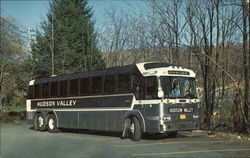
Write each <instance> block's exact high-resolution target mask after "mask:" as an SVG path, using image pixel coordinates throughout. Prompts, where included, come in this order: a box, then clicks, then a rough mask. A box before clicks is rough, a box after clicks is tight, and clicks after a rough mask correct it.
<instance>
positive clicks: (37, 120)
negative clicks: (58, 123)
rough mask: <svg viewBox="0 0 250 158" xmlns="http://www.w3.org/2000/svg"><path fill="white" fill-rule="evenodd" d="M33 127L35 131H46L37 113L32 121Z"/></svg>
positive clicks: (42, 119) (39, 114)
mask: <svg viewBox="0 0 250 158" xmlns="http://www.w3.org/2000/svg"><path fill="white" fill-rule="evenodd" d="M34 127H35V130H36V131H45V130H46V121H45V118H44V116H43V115H42V113H37V114H36V115H35V119H34Z"/></svg>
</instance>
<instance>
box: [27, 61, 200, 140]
mask: <svg viewBox="0 0 250 158" xmlns="http://www.w3.org/2000/svg"><path fill="white" fill-rule="evenodd" d="M198 107H199V100H198V99H197V94H196V86H195V73H194V72H193V71H192V70H189V69H186V68H182V67H180V66H177V65H174V64H167V63H153V62H147V63H138V64H133V65H127V66H121V67H113V68H108V69H104V70H97V71H90V72H83V73H77V74H68V75H60V76H54V77H49V78H42V79H36V80H32V81H30V82H29V88H28V96H27V121H28V122H29V123H31V124H34V127H35V130H38V131H44V130H48V131H49V132H52V133H55V132H58V130H59V129H60V128H74V129H89V130H101V131H120V132H121V137H123V138H124V137H130V138H131V139H132V140H135V141H138V140H140V138H141V135H142V133H168V134H171V135H172V136H175V135H176V133H177V131H183V130H193V129H197V128H198Z"/></svg>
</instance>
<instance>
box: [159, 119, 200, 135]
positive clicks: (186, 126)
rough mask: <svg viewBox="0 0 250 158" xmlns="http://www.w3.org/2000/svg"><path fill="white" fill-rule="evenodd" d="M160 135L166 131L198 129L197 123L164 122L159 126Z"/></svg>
mask: <svg viewBox="0 0 250 158" xmlns="http://www.w3.org/2000/svg"><path fill="white" fill-rule="evenodd" d="M159 129H160V133H164V132H168V131H187V130H195V129H199V124H198V122H174V121H173V122H164V124H160V125H159Z"/></svg>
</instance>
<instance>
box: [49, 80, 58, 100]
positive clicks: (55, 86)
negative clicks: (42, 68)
mask: <svg viewBox="0 0 250 158" xmlns="http://www.w3.org/2000/svg"><path fill="white" fill-rule="evenodd" d="M50 96H51V97H56V96H58V82H51V84H50Z"/></svg>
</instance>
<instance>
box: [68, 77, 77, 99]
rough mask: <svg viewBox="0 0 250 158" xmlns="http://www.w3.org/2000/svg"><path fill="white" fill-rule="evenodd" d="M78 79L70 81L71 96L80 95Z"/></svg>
mask: <svg viewBox="0 0 250 158" xmlns="http://www.w3.org/2000/svg"><path fill="white" fill-rule="evenodd" d="M78 87H79V86H78V79H73V80H70V89H69V94H70V95H71V96H73V95H77V94H78Z"/></svg>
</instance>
